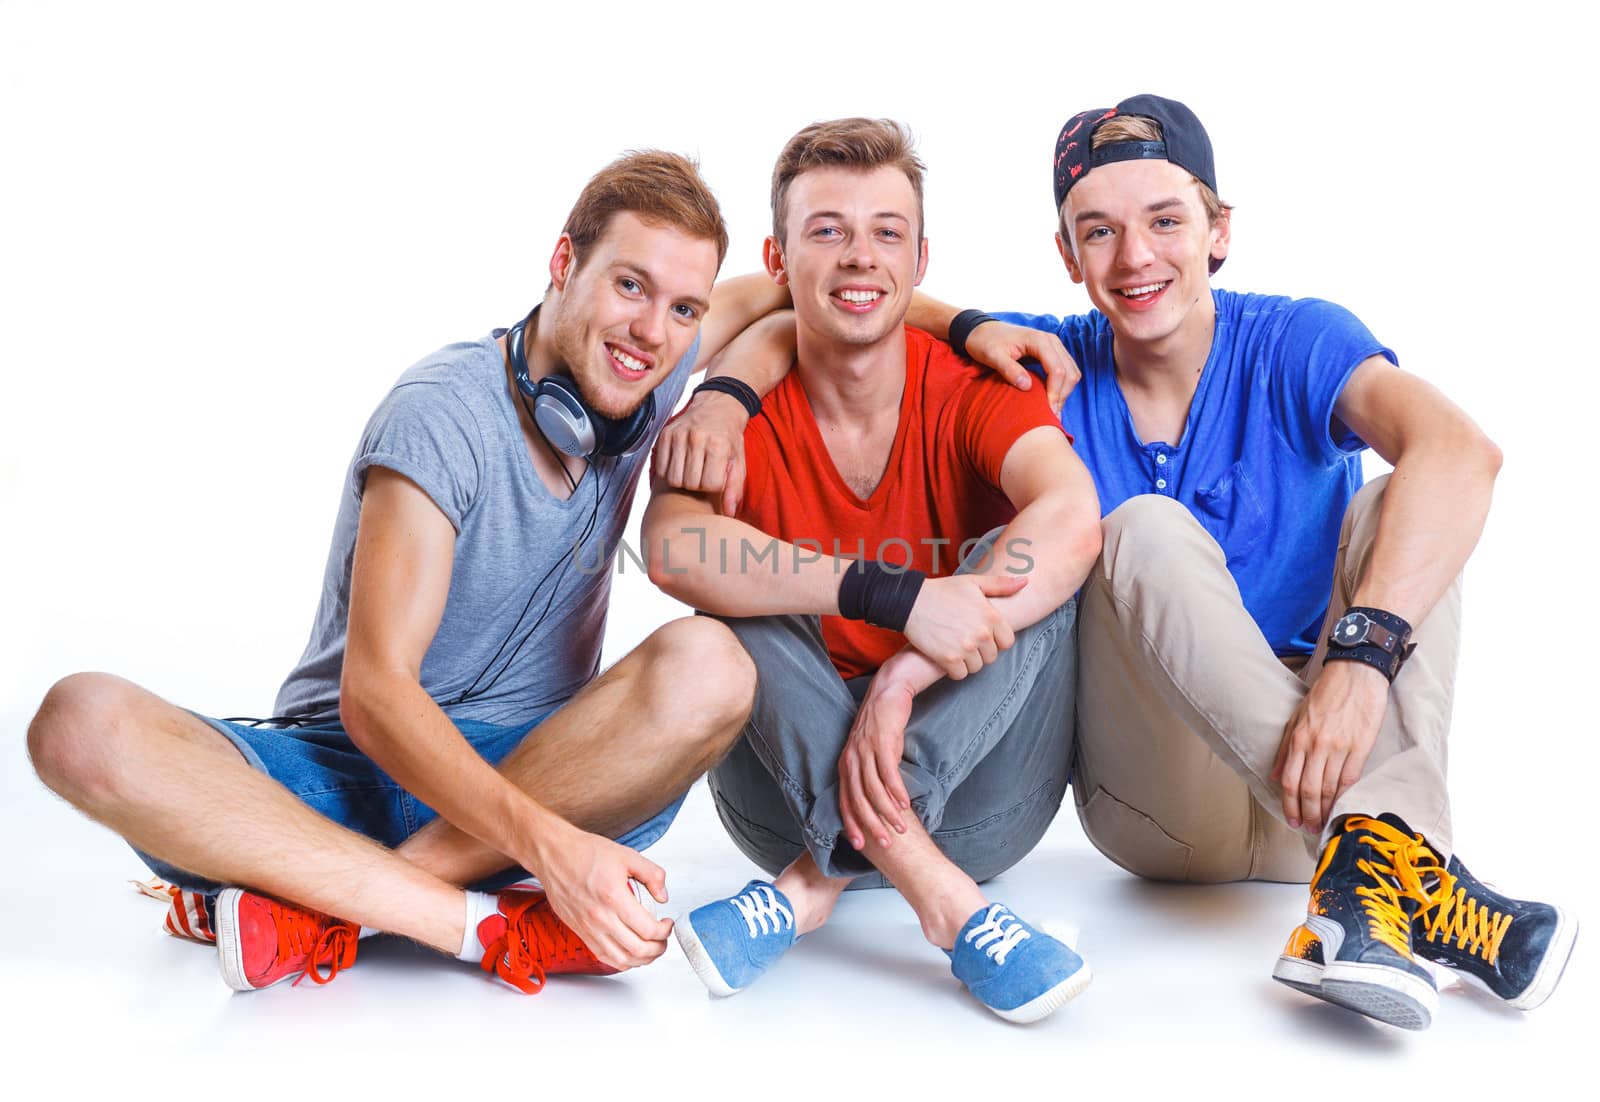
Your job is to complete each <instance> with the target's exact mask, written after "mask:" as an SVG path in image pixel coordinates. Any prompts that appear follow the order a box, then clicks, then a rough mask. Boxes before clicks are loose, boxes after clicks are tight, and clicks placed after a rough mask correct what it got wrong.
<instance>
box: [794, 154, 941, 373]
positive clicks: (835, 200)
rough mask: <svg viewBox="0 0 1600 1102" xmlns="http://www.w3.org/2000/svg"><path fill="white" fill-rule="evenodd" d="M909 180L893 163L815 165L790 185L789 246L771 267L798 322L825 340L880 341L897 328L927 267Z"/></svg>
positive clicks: (862, 343)
mask: <svg viewBox="0 0 1600 1102" xmlns="http://www.w3.org/2000/svg"><path fill="white" fill-rule="evenodd" d="M917 212H918V203H917V195H916V192H915V190H914V189H913V188H912V186H911V180H910V179H909V178H908V177H907V176H906V174H905V172H903V171H902V170H900V169H898V168H895V167H892V166H888V165H885V166H882V167H879V168H873V169H866V170H861V169H854V168H816V169H810V170H808V171H806V172H803V173H801V174H800V175H799V176H797V177H795V179H794V180H793V182H792V183H791V184H790V185H789V191H788V198H787V203H786V206H785V212H784V238H785V242H784V244H781V245H780V244H779V243H778V239H777V238H776V237H769V238H767V244H766V261H767V270H768V272H770V273H771V275H772V277H773V279H775V280H776V281H777V282H778V283H780V284H786V285H787V286H788V287H789V292H790V294H791V295H792V296H793V298H794V311H795V321H796V323H797V325H799V326H800V327H801V328H802V329H806V330H810V331H812V332H814V333H816V334H817V335H818V336H821V337H823V338H825V339H828V340H833V341H837V342H839V343H842V344H849V345H869V344H876V343H877V342H878V341H881V340H883V339H884V338H885V337H886V336H888V335H890V334H891V333H893V332H895V331H896V330H898V329H899V328H900V326H901V324H902V323H903V322H904V321H905V316H906V311H907V310H908V309H910V307H911V292H912V289H913V288H915V287H916V285H917V284H918V283H920V282H921V281H922V273H923V271H924V269H925V268H926V267H927V262H928V250H927V243H926V242H919V240H918V238H919V236H920V232H921V227H920V226H919V225H918V224H917Z"/></svg>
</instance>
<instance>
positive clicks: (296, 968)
mask: <svg viewBox="0 0 1600 1102" xmlns="http://www.w3.org/2000/svg"><path fill="white" fill-rule="evenodd" d="M216 919H217V953H218V956H219V958H220V959H221V963H222V978H223V979H224V980H226V981H227V984H228V986H229V987H231V988H233V989H234V990H235V991H259V990H260V989H261V988H263V987H271V986H272V985H273V984H275V983H282V982H283V981H284V980H286V979H290V978H291V977H293V978H294V982H295V983H299V982H300V981H301V980H302V979H304V978H305V977H307V976H310V977H311V981H312V982H313V983H319V984H320V983H327V982H328V981H329V980H331V979H333V977H334V976H337V975H338V974H339V970H340V969H341V968H348V967H350V965H352V964H354V963H355V959H356V940H357V938H358V937H359V936H360V933H361V931H360V930H359V929H358V928H357V927H356V926H355V924H354V923H350V922H344V921H342V920H340V919H337V918H330V917H329V916H328V915H325V914H320V913H319V912H317V911H308V910H304V909H302V908H300V907H293V906H290V905H289V904H287V903H279V902H278V901H277V900H275V899H268V898H267V897H266V896H264V895H257V894H256V893H254V892H247V891H244V890H242V889H240V888H229V889H227V890H226V891H224V892H223V893H222V894H221V895H219V896H217V916H216ZM323 968H326V969H327V974H326V975H323V973H322V969H323Z"/></svg>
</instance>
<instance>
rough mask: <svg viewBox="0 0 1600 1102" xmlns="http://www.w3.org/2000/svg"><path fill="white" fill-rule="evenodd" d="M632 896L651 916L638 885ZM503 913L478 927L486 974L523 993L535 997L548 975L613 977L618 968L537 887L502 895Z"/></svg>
mask: <svg viewBox="0 0 1600 1102" xmlns="http://www.w3.org/2000/svg"><path fill="white" fill-rule="evenodd" d="M633 893H634V895H635V896H636V897H638V898H639V901H640V902H641V903H643V904H644V906H645V909H646V910H649V911H650V913H651V914H654V913H655V908H654V907H653V906H652V905H651V904H652V902H653V901H652V900H650V896H649V893H648V892H647V891H646V890H645V889H644V886H643V885H640V884H635V886H634V892H633ZM499 901H500V912H499V913H498V914H492V915H490V916H489V917H488V918H486V919H484V920H483V921H482V922H480V923H478V940H479V941H480V942H482V943H483V946H484V954H483V965H482V967H483V970H484V971H485V972H492V973H494V974H495V975H497V976H499V977H500V978H501V979H502V980H505V981H506V982H507V983H509V984H510V985H511V986H512V987H515V988H516V989H517V990H518V991H521V992H522V993H523V994H524V995H537V994H538V993H539V992H540V990H542V989H543V987H544V979H545V976H547V975H550V976H557V975H586V976H611V975H615V974H616V971H617V970H616V969H615V968H612V967H611V966H610V965H608V964H602V963H600V960H599V959H598V958H597V957H596V956H595V955H594V954H593V953H591V952H590V951H589V947H588V946H587V945H585V944H584V943H583V940H582V939H581V938H579V937H578V935H577V934H576V933H574V932H573V929H572V927H571V926H568V925H567V924H566V923H565V922H562V921H561V919H560V918H558V917H557V916H556V912H555V911H554V910H553V909H552V908H551V906H550V901H549V900H548V899H546V898H545V894H544V892H542V891H539V890H537V889H531V890H530V889H527V888H507V889H506V890H505V891H503V892H501V893H500V896H499Z"/></svg>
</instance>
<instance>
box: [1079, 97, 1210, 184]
mask: <svg viewBox="0 0 1600 1102" xmlns="http://www.w3.org/2000/svg"><path fill="white" fill-rule="evenodd" d="M1118 115H1139V116H1143V117H1144V118H1147V119H1154V120H1155V121H1156V122H1158V123H1160V124H1161V136H1162V140H1161V141H1158V142H1112V143H1111V144H1109V145H1104V146H1101V147H1100V148H1099V149H1096V150H1093V151H1091V150H1090V148H1089V145H1090V139H1091V138H1093V137H1094V132H1095V130H1096V128H1098V127H1099V125H1100V124H1101V123H1103V122H1105V121H1106V120H1107V119H1110V118H1115V117H1116V116H1118ZM1135 160H1155V161H1171V162H1172V163H1173V164H1175V165H1177V166H1178V167H1179V168H1183V169H1187V170H1188V171H1189V172H1190V173H1191V174H1193V175H1194V176H1196V177H1198V178H1199V179H1200V180H1201V181H1202V182H1204V183H1205V185H1206V186H1207V187H1209V188H1210V189H1211V190H1212V191H1213V192H1215V191H1216V190H1217V168H1216V164H1215V162H1214V161H1213V159H1212V156H1211V139H1210V138H1209V137H1207V136H1206V128H1205V127H1203V126H1201V125H1200V120H1199V119H1198V118H1196V117H1195V113H1194V112H1193V111H1191V110H1189V109H1188V108H1187V107H1185V106H1184V105H1183V104H1181V103H1179V102H1178V101H1177V100H1173V99H1164V98H1162V97H1161V96H1152V95H1138V96H1129V97H1128V98H1127V99H1125V100H1123V101H1122V102H1121V103H1119V104H1117V105H1116V106H1115V107H1095V108H1091V109H1090V110H1088V111H1079V112H1078V113H1077V114H1076V115H1074V116H1072V117H1071V118H1070V119H1068V120H1067V121H1066V124H1065V125H1064V126H1062V127H1061V133H1060V135H1059V136H1058V137H1057V138H1056V156H1055V163H1054V165H1053V175H1054V179H1055V193H1056V210H1058V211H1059V210H1060V209H1061V204H1062V203H1064V202H1066V199H1067V192H1069V191H1071V190H1072V185H1074V184H1076V183H1077V182H1078V181H1079V180H1081V179H1083V178H1084V177H1085V176H1086V175H1088V174H1089V172H1090V171H1091V170H1093V169H1095V168H1098V167H1099V166H1100V165H1104V164H1111V163H1112V162H1114V161H1135Z"/></svg>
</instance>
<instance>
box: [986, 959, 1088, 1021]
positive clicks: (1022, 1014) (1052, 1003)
mask: <svg viewBox="0 0 1600 1102" xmlns="http://www.w3.org/2000/svg"><path fill="white" fill-rule="evenodd" d="M1093 979H1094V972H1093V971H1091V970H1090V968H1089V962H1088V961H1084V962H1083V967H1082V968H1079V969H1078V970H1077V971H1076V972H1074V973H1072V975H1070V976H1068V977H1067V978H1066V979H1064V980H1062V981H1061V982H1060V983H1058V984H1056V985H1055V986H1054V987H1052V988H1050V990H1048V991H1046V992H1045V993H1044V994H1042V995H1038V996H1035V997H1034V998H1032V999H1029V1000H1028V1001H1027V1002H1025V1003H1023V1004H1022V1005H1021V1006H1018V1007H1013V1008H1012V1009H1010V1010H1001V1009H999V1008H998V1007H993V1006H991V1007H989V1009H990V1010H993V1011H994V1012H995V1013H996V1014H998V1015H1000V1017H1002V1018H1004V1019H1005V1020H1006V1021H1008V1022H1016V1023H1017V1024H1018V1025H1027V1024H1028V1023H1030V1022H1037V1021H1039V1020H1040V1019H1041V1018H1048V1017H1049V1016H1050V1015H1051V1014H1054V1013H1055V1012H1056V1011H1057V1010H1060V1009H1061V1008H1062V1007H1063V1006H1065V1005H1067V1003H1069V1002H1071V1001H1072V1000H1073V999H1075V998H1077V997H1078V996H1079V995H1081V994H1083V990H1084V988H1086V987H1088V986H1089V982H1090V981H1091V980H1093Z"/></svg>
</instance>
